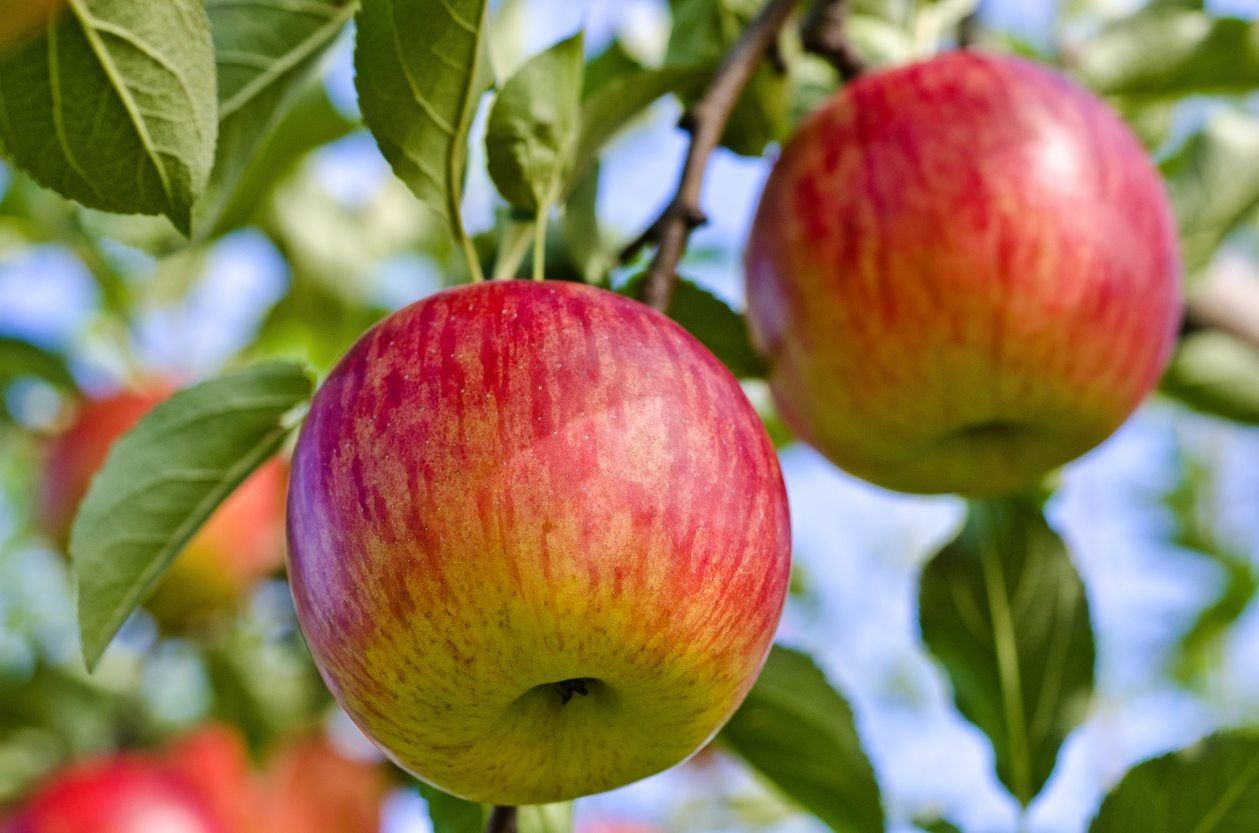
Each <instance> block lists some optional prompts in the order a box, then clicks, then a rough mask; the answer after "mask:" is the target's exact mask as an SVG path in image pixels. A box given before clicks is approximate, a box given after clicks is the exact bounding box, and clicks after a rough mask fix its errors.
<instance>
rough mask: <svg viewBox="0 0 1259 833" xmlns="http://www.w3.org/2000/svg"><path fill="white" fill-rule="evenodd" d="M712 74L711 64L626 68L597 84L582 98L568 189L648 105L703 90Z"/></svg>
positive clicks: (575, 183)
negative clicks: (678, 94)
mask: <svg viewBox="0 0 1259 833" xmlns="http://www.w3.org/2000/svg"><path fill="white" fill-rule="evenodd" d="M711 75H712V67H711V66H697V65H694V64H689V65H686V66H664V67H660V68H658V69H642V70H633V71H630V72H625V73H622V74H620V75H618V76H616V77H615V78H612V79H610V80H608V81H607V82H606V83H603V84H601V85H599V86H598V87H595V88H593V89H592V90H591V91H590V94H589V95H588V96H587V97H586V99H585V101H584V102H582V108H581V113H582V115H581V137H580V138H579V139H578V141H577V152H576V157H575V160H574V162H573V167H572V170H571V171H570V173H569V179H568V184H567V187H566V188H565V189H564V193H566V194H567V193H569V192H571V191H572V189H573V188H574V187H575V186H576V185H577V183H578V182H580V181H581V179H582V178H583V177H584V176H585V175H586V174H587V172H589V170H590V166H591V165H593V164H594V162H595V161H596V160H597V159H598V157H599V151H600V150H601V149H602V148H603V146H604V145H605V144H607V143H608V141H609V140H610V139H611V138H612V137H613V136H615V135H616V134H617V133H620V132H621V131H622V130H623V129H625V128H626V127H627V126H628V125H629V124H630V122H632V121H633V120H634V119H635V118H637V117H638V116H639V115H641V114H642V112H643V110H644V109H646V108H647V106H648V105H650V104H651V103H652V102H654V101H656V100H657V99H658V98H660V97H661V96H664V95H668V94H669V93H683V94H686V93H691V92H694V91H696V90H699V89H700V88H701V86H702V85H703V83H704V82H705V81H707V80H708V78H709V77H710V76H711Z"/></svg>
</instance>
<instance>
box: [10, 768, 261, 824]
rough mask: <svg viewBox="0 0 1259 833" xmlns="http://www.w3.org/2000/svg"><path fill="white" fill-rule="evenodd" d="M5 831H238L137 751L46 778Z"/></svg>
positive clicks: (175, 775) (198, 794)
mask: <svg viewBox="0 0 1259 833" xmlns="http://www.w3.org/2000/svg"><path fill="white" fill-rule="evenodd" d="M4 831H5V833H154V831H161V833H237V831H236V830H235V829H234V828H233V827H232V826H231V825H230V824H229V823H228V822H227V820H226V819H224V818H223V817H221V816H220V815H218V814H217V813H216V811H215V808H214V806H213V804H212V803H211V802H210V801H209V800H207V798H206V797H205V796H204V795H202V794H201V792H200V791H199V790H198V788H197V787H196V785H194V784H192V783H190V782H189V781H188V780H187V779H185V778H183V777H182V776H181V775H179V774H178V773H177V772H174V771H172V770H170V769H168V768H166V767H164V766H163V765H161V764H160V763H158V762H156V761H153V760H150V759H148V758H144V757H141V756H138V755H120V756H117V757H114V758H107V759H101V760H96V761H88V762H85V763H81V764H77V765H75V766H73V767H70V768H68V769H66V770H64V771H63V772H61V773H59V774H58V775H56V776H55V777H54V778H52V779H51V780H49V781H48V782H47V783H45V784H44V785H43V786H42V787H41V788H40V789H39V790H38V792H36V793H35V795H33V796H32V797H31V798H30V799H29V800H28V801H27V802H26V804H25V805H24V806H23V807H22V808H21V809H19V810H18V812H17V814H16V815H15V816H14V817H13V818H12V819H10V820H9V822H8V824H7V826H6V827H5V828H4Z"/></svg>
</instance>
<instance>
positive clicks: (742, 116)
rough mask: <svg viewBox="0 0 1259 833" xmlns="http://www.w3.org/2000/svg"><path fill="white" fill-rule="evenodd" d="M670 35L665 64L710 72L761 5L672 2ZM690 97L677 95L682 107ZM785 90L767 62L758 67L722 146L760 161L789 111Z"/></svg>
mask: <svg viewBox="0 0 1259 833" xmlns="http://www.w3.org/2000/svg"><path fill="white" fill-rule="evenodd" d="M671 5H672V6H673V31H672V32H671V33H670V36H669V46H668V50H667V52H666V56H665V63H666V64H675V65H677V64H693V63H698V64H705V65H708V66H710V67H716V66H717V64H718V63H719V62H720V61H721V60H722V59H723V58H724V57H725V55H726V53H727V52H729V51H730V48H731V47H732V46H734V44H735V42H737V41H738V40H739V38H740V37H742V35H743V31H744V29H746V28H747V26H748V24H749V23H750V22H751V20H752V18H753V17H755V16H756V15H757V14H758V13H759V12H760V9H761V5H762V4H761V3H759V2H750V0H674V2H673V3H672V4H671ZM695 97H696V95H695V94H694V93H686V94H683V95H682V101H683V103H684V104H690V103H692V102H693V101H694V99H695ZM791 98H792V96H791V84H790V81H789V79H788V77H787V75H786V73H782V72H779V71H777V70H776V69H775V68H774V67H773V66H772V65H771V64H770V62H769V61H762V62H760V63H759V64H758V66H757V68H756V71H755V72H754V73H753V75H752V79H751V81H750V82H749V83H748V85H747V88H746V89H745V90H744V91H743V94H742V96H741V97H740V99H739V103H738V104H737V105H735V108H734V111H733V112H732V113H731V114H730V121H729V122H728V123H727V124H726V131H725V133H724V134H723V136H722V140H721V141H722V144H723V145H725V146H726V147H728V148H729V149H730V150H733V151H734V152H735V153H739V154H743V155H745V156H760V155H761V154H762V153H763V152H764V150H765V146H766V145H767V144H769V143H770V142H772V141H775V140H776V139H779V138H781V136H782V135H783V133H784V132H785V131H786V129H787V124H788V116H789V114H790V110H791Z"/></svg>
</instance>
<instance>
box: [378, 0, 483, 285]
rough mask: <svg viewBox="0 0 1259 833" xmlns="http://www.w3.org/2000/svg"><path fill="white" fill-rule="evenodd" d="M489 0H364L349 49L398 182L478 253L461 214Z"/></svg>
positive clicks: (471, 253) (470, 260)
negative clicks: (352, 47)
mask: <svg viewBox="0 0 1259 833" xmlns="http://www.w3.org/2000/svg"><path fill="white" fill-rule="evenodd" d="M488 5H489V4H488V0H363V3H362V7H363V9H362V11H361V12H360V13H359V16H358V44H357V46H356V48H355V51H354V67H355V83H356V85H357V87H358V94H359V106H360V107H361V108H362V110H363V118H364V120H365V121H366V122H367V126H368V128H369V129H370V130H371V132H372V135H374V136H375V137H376V141H377V143H378V144H379V145H380V150H381V152H382V153H383V154H384V155H385V158H386V159H387V160H389V164H390V165H392V166H393V170H394V173H396V174H397V175H398V176H399V177H400V178H401V179H402V181H403V182H405V183H406V184H407V185H408V186H410V188H411V190H412V191H414V192H415V194H416V196H418V197H419V198H420V200H421V201H423V202H424V203H425V204H427V205H428V206H429V208H430V209H432V210H433V211H434V212H435V213H436V214H437V216H438V217H440V218H442V219H443V220H444V221H445V222H446V223H447V224H448V225H449V227H450V228H451V230H452V231H453V233H454V235H455V237H456V238H458V239H459V242H460V245H461V246H462V247H463V250H464V253H465V255H466V256H467V258H468V264H469V268H470V269H474V270H475V269H476V265H475V264H476V263H477V262H478V261H477V258H476V253H475V252H474V251H473V250H472V242H471V241H470V240H469V239H468V236H467V233H466V232H465V230H464V227H463V220H462V219H461V217H460V203H461V202H462V196H463V175H464V166H465V163H466V160H467V152H468V130H469V128H470V127H471V125H472V118H473V116H474V115H475V113H476V108H477V103H478V101H480V98H481V94H482V93H483V92H484V91H485V90H486V88H487V87H488V86H489V82H490V68H489V65H488V60H487V58H486V55H487V47H486V28H487V27H486V23H485V21H486V8H487V6H488Z"/></svg>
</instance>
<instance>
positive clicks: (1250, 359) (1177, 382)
mask: <svg viewBox="0 0 1259 833" xmlns="http://www.w3.org/2000/svg"><path fill="white" fill-rule="evenodd" d="M1162 390H1163V392H1164V393H1166V394H1169V395H1170V396H1174V397H1176V398H1177V399H1178V400H1180V401H1181V402H1183V403H1184V404H1185V405H1188V406H1189V407H1190V408H1193V409H1194V410H1196V411H1201V412H1202V413H1205V414H1211V415H1213V416H1219V417H1223V418H1225V419H1231V420H1233V421H1234V422H1241V423H1245V424H1247V425H1259V350H1256V349H1255V348H1254V347H1253V346H1252V345H1250V344H1247V343H1246V342H1244V341H1242V340H1240V339H1238V338H1234V337H1233V336H1231V335H1229V334H1227V333H1223V332H1220V331H1218V330H1203V331H1200V332H1194V333H1189V334H1188V335H1186V336H1184V337H1183V338H1181V340H1180V343H1179V344H1178V345H1177V348H1176V353H1175V355H1174V356H1173V357H1172V361H1171V364H1170V365H1169V366H1168V368H1167V372H1166V373H1165V374H1164V375H1163V381H1162Z"/></svg>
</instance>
